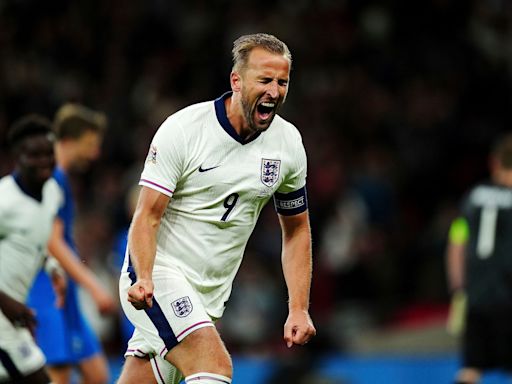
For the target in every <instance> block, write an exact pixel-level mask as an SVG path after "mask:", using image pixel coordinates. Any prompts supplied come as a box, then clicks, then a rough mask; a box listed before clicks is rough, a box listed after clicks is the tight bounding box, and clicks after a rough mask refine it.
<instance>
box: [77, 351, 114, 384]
mask: <svg viewBox="0 0 512 384" xmlns="http://www.w3.org/2000/svg"><path fill="white" fill-rule="evenodd" d="M79 367H80V372H81V374H82V383H84V384H106V383H108V382H109V379H110V375H109V369H108V363H107V360H106V359H105V356H104V355H103V354H102V353H98V354H96V355H94V356H92V357H89V358H87V359H84V360H81V361H80V363H79Z"/></svg>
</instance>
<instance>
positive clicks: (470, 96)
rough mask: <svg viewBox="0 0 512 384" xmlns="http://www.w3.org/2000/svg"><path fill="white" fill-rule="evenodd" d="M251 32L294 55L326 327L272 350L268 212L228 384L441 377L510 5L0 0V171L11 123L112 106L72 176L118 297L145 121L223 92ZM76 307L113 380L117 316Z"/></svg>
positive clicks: (229, 324) (489, 135) (275, 276)
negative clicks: (448, 259)
mask: <svg viewBox="0 0 512 384" xmlns="http://www.w3.org/2000/svg"><path fill="white" fill-rule="evenodd" d="M260 31H263V32H268V33H272V34H275V35H276V36H278V37H279V38H281V39H283V40H284V41H285V42H287V44H288V45H289V47H290V49H291V51H292V54H293V57H294V61H293V71H292V80H291V88H290V93H289V98H288V101H287V103H286V104H285V107H284V109H283V111H282V112H281V114H282V115H283V116H285V117H286V118H287V119H289V120H290V121H292V122H293V123H295V124H296V125H297V126H298V128H299V129H300V131H301V132H302V135H303V139H304V143H305V146H306V149H307V152H308V157H309V176H308V191H309V199H310V212H311V219H312V225H313V237H314V253H315V272H314V283H313V289H312V309H311V310H312V316H313V318H314V320H315V322H316V326H317V329H318V337H317V338H316V339H315V340H314V341H313V342H311V343H310V344H308V348H301V349H294V350H292V351H287V350H286V348H285V347H284V345H283V343H282V341H281V333H282V323H283V321H284V317H285V315H286V312H285V310H286V294H285V291H284V286H283V281H282V277H281V271H280V260H279V259H280V255H279V250H280V236H279V229H278V224H277V221H276V219H275V214H274V213H273V208H272V206H269V207H267V208H266V209H265V211H264V212H263V214H262V216H261V218H260V222H259V225H258V227H257V230H256V232H255V233H254V235H253V237H252V239H251V242H250V245H249V247H248V250H247V255H246V257H245V260H244V263H243V267H242V269H241V271H240V273H239V275H238V277H237V280H236V284H235V288H234V294H233V297H232V299H231V302H230V305H228V309H227V311H226V315H225V318H224V319H223V320H222V321H221V322H220V331H221V333H222V336H223V338H224V339H225V341H226V343H227V344H228V348H229V349H230V351H231V352H232V353H233V355H234V357H235V380H237V381H235V382H241V383H247V384H250V383H255V384H256V383H274V382H275V383H277V382H279V383H282V382H290V383H292V382H293V383H301V382H307V383H355V384H357V383H370V382H371V383H377V382H378V383H410V382H415V383H420V382H425V383H434V382H435V383H441V382H449V379H450V377H451V376H452V375H453V373H454V372H455V369H456V367H457V364H458V360H457V354H456V348H457V340H456V339H455V338H453V337H452V336H450V335H448V334H447V333H446V331H445V328H444V321H445V319H446V313H447V308H448V301H449V297H448V294H447V292H446V283H445V275H444V259H443V257H444V247H445V244H446V233H447V228H448V225H449V222H450V219H451V218H452V217H453V216H454V214H455V211H456V208H457V204H458V201H459V199H460V197H461V195H462V194H463V193H464V191H465V190H466V189H467V188H468V187H469V186H470V184H471V183H473V182H474V181H476V180H479V179H481V178H483V177H485V176H486V167H487V163H486V153H487V150H488V147H489V144H490V143H491V141H492V140H493V138H494V137H495V136H496V135H497V134H499V133H501V132H504V131H506V130H507V129H509V128H510V123H511V111H512V108H511V97H510V95H511V92H510V91H511V84H512V83H511V76H512V3H510V2H508V1H506V0H482V1H462V0H460V1H447V0H432V1H426V2H411V1H398V0H396V1H392V0H388V1H368V0H367V1H364V0H359V1H356V0H352V1H349V0H344V1H341V0H338V1H335V0H318V1H308V0H297V1H286V0H281V1H273V2H270V1H259V2H255V1H250V0H242V1H236V2H235V1H226V0H223V1H220V0H219V1H206V0H203V1H201V0H192V1H165V0H146V1H119V0H112V1H98V0H90V1H85V0H80V1H65V0H61V1H45V2H38V1H35V0H0V174H1V175H4V174H5V173H7V172H8V171H9V170H10V167H11V165H12V163H11V161H10V159H9V155H8V149H7V147H6V143H5V136H6V131H7V129H8V126H9V125H10V123H11V122H12V121H13V120H14V119H16V118H17V117H19V116H20V115H22V114H24V113H28V112H38V113H42V114H44V115H46V116H48V117H51V116H53V113H54V112H55V110H56V109H57V107H58V106H59V105H60V104H61V103H62V102H64V101H78V102H82V103H84V104H86V105H88V106H90V107H93V108H97V109H101V110H104V111H105V112H106V113H107V114H108V116H109V120H110V125H109V129H108V132H107V135H106V140H105V143H104V149H103V155H102V158H101V160H100V161H99V162H98V163H97V164H96V165H95V166H94V167H93V169H92V170H91V171H90V172H89V173H87V174H86V175H85V176H84V177H80V178H76V179H75V180H74V182H75V188H76V192H77V198H78V221H77V225H76V237H77V242H78V246H79V248H80V249H81V251H82V255H83V256H84V257H85V258H86V262H87V263H89V265H91V266H92V267H93V268H94V270H95V271H96V272H97V273H98V274H99V276H101V278H102V279H103V280H104V282H105V283H106V284H108V285H109V286H111V287H112V290H113V291H114V292H116V291H117V288H116V283H117V276H118V273H119V272H118V259H119V256H118V255H116V246H115V244H116V241H117V238H118V236H119V234H120V233H123V231H124V230H125V229H126V226H127V225H128V220H129V214H128V213H127V209H126V196H127V194H128V191H129V190H130V188H131V186H133V185H134V184H135V183H136V181H137V177H138V174H139V172H140V170H141V167H142V164H143V161H144V158H145V156H146V152H147V148H148V144H149V141H150V139H151V137H152V135H153V133H154V131H155V130H156V128H157V127H158V125H159V124H160V123H161V122H162V121H163V119H164V118H165V117H166V116H167V115H169V114H170V113H172V112H174V111H176V110H177V109H179V108H181V107H183V106H185V105H188V104H190V103H195V102H199V101H203V100H209V99H213V98H216V97H217V96H219V95H220V94H222V93H223V92H225V91H226V90H228V87H229V77H228V76H229V71H230V66H231V63H230V50H231V43H232V41H233V40H234V39H235V38H236V37H238V36H239V35H240V34H243V33H253V32H260ZM83 300H84V302H85V303H86V307H87V311H88V315H89V316H90V318H91V319H92V321H93V323H94V324H95V327H96V329H97V331H98V332H99V333H100V335H101V337H102V340H103V341H104V344H105V348H106V350H107V351H108V353H109V355H110V356H111V359H112V369H113V371H114V372H117V370H118V369H119V362H120V358H119V356H120V354H121V351H122V345H121V343H120V339H121V337H120V331H119V321H118V319H117V318H115V317H113V318H109V319H100V318H99V317H98V315H97V313H95V310H94V308H93V306H92V305H91V304H90V301H88V298H87V296H86V295H84V297H83ZM294 375H295V376H294ZM301 378H302V379H301ZM502 379H503V377H502V376H500V373H496V374H494V376H493V375H491V376H489V377H487V378H486V381H485V383H495V382H496V383H498V382H502V381H501V380H502ZM301 380H302V381H301ZM422 380H423V381H422Z"/></svg>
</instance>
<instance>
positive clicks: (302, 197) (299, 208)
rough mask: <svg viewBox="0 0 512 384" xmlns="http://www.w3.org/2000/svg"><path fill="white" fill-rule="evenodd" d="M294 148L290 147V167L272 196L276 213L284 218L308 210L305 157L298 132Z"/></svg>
mask: <svg viewBox="0 0 512 384" xmlns="http://www.w3.org/2000/svg"><path fill="white" fill-rule="evenodd" d="M296 133H297V136H296V141H295V142H294V144H295V146H291V148H292V151H291V153H290V159H291V161H290V163H291V166H290V167H289V168H288V169H287V173H286V174H285V175H284V178H283V182H282V183H281V185H280V186H279V188H278V189H277V191H276V193H275V194H274V206H275V208H276V211H277V212H278V213H279V214H281V215H285V216H292V215H297V214H299V213H302V212H304V211H306V210H307V209H308V200H307V193H306V174H307V156H306V151H305V149H304V145H303V144H302V139H301V137H300V134H299V133H298V131H297V132H296Z"/></svg>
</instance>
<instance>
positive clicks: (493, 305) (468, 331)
mask: <svg viewBox="0 0 512 384" xmlns="http://www.w3.org/2000/svg"><path fill="white" fill-rule="evenodd" d="M490 174H491V180H490V181H489V182H485V183H481V184H478V185H476V186H475V187H473V188H472V189H471V190H470V191H469V193H468V194H467V196H466V197H465V198H464V200H463V203H462V211H461V216H460V217H458V218H457V219H456V220H455V221H454V222H453V223H452V226H451V228H450V234H449V244H448V250H447V258H448V259H447V262H448V264H447V267H448V280H449V286H450V289H451V290H452V293H454V294H455V295H457V296H460V295H461V293H460V292H461V291H464V293H465V295H466V302H467V304H466V306H465V307H466V313H465V315H464V316H465V329H464V333H463V340H462V341H463V343H462V368H461V369H460V370H459V372H458V373H457V377H456V381H455V382H456V383H458V384H475V383H478V382H479V381H480V377H481V374H482V372H483V371H484V370H487V369H493V368H502V369H505V370H508V371H512V353H511V349H510V346H511V345H512V327H511V325H510V324H512V236H511V234H512V134H508V135H506V136H504V137H503V138H501V139H500V140H499V141H497V143H496V144H495V146H494V147H493V148H492V151H491V156H490Z"/></svg>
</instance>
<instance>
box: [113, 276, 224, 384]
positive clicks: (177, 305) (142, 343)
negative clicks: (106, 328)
mask: <svg viewBox="0 0 512 384" xmlns="http://www.w3.org/2000/svg"><path fill="white" fill-rule="evenodd" d="M135 279H136V276H135V273H134V272H133V270H132V269H131V268H129V272H122V273H121V277H120V280H119V294H120V298H121V305H122V307H123V310H124V313H125V314H126V317H128V319H129V320H130V321H131V322H132V324H133V325H134V326H135V331H134V333H133V336H132V338H131V339H130V341H129V342H128V348H127V350H126V353H125V356H136V357H145V356H150V357H152V359H151V360H152V366H153V370H154V371H158V370H163V371H165V372H160V374H161V376H162V377H157V376H158V375H155V377H156V378H157V381H158V382H159V383H160V382H162V383H166V384H167V383H172V382H173V381H169V380H170V379H167V378H169V377H171V376H172V372H171V371H172V370H173V369H175V368H174V367H173V366H172V365H171V364H170V363H168V362H167V361H166V360H164V359H165V355H166V354H167V352H168V351H170V350H171V349H172V348H173V347H175V346H176V345H177V344H178V343H179V342H180V341H181V340H183V339H184V338H185V337H186V336H187V335H189V334H190V333H192V332H194V331H195V330H197V329H200V328H203V327H214V326H215V325H214V323H213V321H212V319H211V318H210V316H208V314H207V313H206V311H205V309H204V306H203V304H202V303H201V300H200V299H199V297H198V295H197V294H196V292H195V290H194V289H193V288H192V286H191V285H190V284H189V283H188V281H187V280H186V279H185V278H184V277H183V276H181V275H179V274H178V273H177V272H175V271H173V270H166V271H165V272H164V271H162V270H159V271H154V272H153V284H154V287H155V288H154V292H153V307H152V308H150V309H146V310H136V309H135V308H134V307H133V306H132V305H131V304H130V303H129V302H128V289H129V288H130V286H131V285H132V284H133V283H134V282H135ZM156 373H158V372H156ZM162 380H164V381H162ZM178 382H179V381H178Z"/></svg>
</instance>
